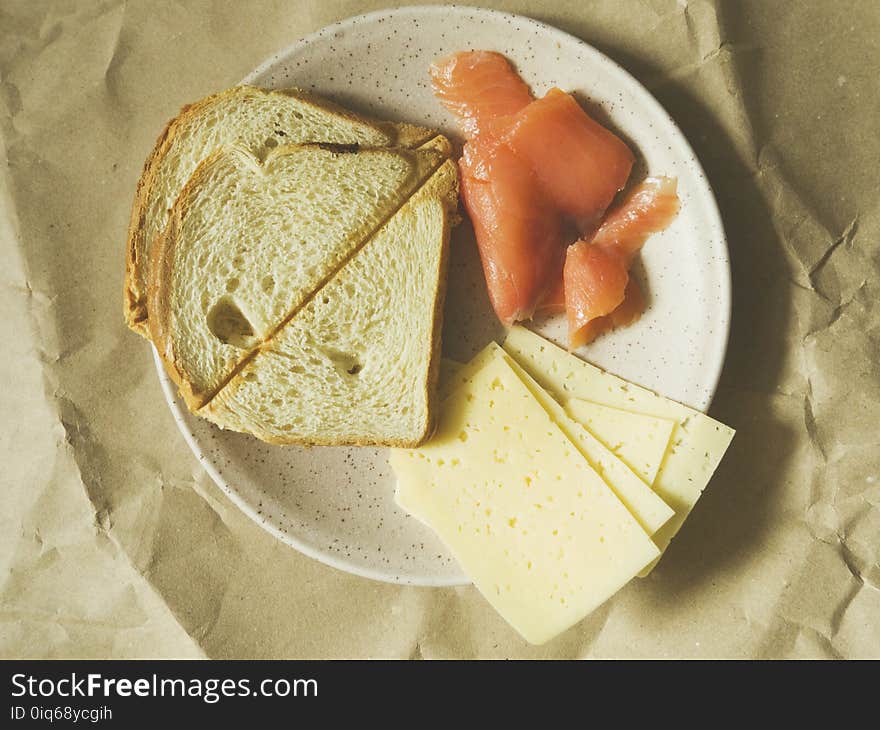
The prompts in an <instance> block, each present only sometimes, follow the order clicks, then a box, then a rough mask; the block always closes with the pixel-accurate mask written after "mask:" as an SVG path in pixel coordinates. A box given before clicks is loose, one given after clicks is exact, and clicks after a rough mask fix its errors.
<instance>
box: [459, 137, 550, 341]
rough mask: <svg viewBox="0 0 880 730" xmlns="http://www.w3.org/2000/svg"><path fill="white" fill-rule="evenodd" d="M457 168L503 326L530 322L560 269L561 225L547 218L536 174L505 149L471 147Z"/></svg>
mask: <svg viewBox="0 0 880 730" xmlns="http://www.w3.org/2000/svg"><path fill="white" fill-rule="evenodd" d="M460 168H461V195H462V200H463V202H464V206H465V209H466V210H467V213H468V215H469V216H470V219H471V222H472V223H473V227H474V233H475V235H476V238H477V244H478V248H479V251H480V259H481V261H482V264H483V273H484V274H485V277H486V284H487V288H488V291H489V299H490V301H491V302H492V307H493V308H494V310H495V313H496V314H497V315H498V318H499V319H500V320H501V321H502V322H504V323H506V324H512V323H513V322H516V321H519V320H522V319H528V318H530V317H531V316H532V314H533V313H534V306H535V303H536V302H537V301H538V300H539V299H540V298H541V297H542V296H543V295H544V293H545V291H546V290H547V287H548V285H549V284H550V283H552V282H554V281H555V280H556V279H557V278H558V277H559V276H560V272H561V271H562V265H563V262H564V259H565V245H564V243H563V241H564V239H563V235H562V231H561V227H560V221H559V219H558V218H557V217H556V216H553V215H547V208H548V205H547V203H546V201H544V200H543V199H542V194H541V191H540V189H539V188H537V187H536V185H535V180H534V173H533V172H532V171H531V169H530V168H529V167H528V165H527V164H526V163H525V162H524V161H523V160H522V159H521V158H520V157H518V156H517V155H515V154H514V153H513V152H512V151H511V150H510V149H509V148H508V147H506V146H504V145H498V146H495V147H485V146H484V147H480V146H476V147H471V148H470V149H467V150H466V151H465V154H464V156H463V157H462V159H461V162H460Z"/></svg>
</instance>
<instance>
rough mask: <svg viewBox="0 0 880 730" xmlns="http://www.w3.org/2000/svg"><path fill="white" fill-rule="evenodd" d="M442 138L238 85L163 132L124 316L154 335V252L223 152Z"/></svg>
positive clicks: (141, 201)
mask: <svg viewBox="0 0 880 730" xmlns="http://www.w3.org/2000/svg"><path fill="white" fill-rule="evenodd" d="M434 135H435V132H433V131H432V130H430V129H425V128H424V127H419V126H416V125H412V124H393V123H388V122H379V121H375V120H370V119H366V118H364V117H360V116H356V115H354V114H352V113H351V112H348V111H346V110H344V109H342V108H340V107H338V106H336V105H334V104H332V103H330V102H328V101H326V100H324V99H320V98H319V97H317V96H315V95H314V94H311V93H309V92H304V91H301V90H299V89H287V90H283V91H266V90H263V89H258V88H254V87H249V86H237V87H234V88H232V89H228V90H227V91H223V92H221V93H219V94H214V95H213V96H209V97H206V98H205V99H202V100H200V101H197V102H195V103H194V104H191V105H188V106H185V107H184V108H183V109H182V110H181V112H180V114H178V116H177V117H175V118H174V119H172V120H171V121H170V122H169V123H168V124H167V126H166V127H165V129H164V130H163V132H162V134H161V135H159V139H158V141H157V142H156V145H155V147H154V149H153V151H152V153H151V154H150V156H149V157H148V158H147V161H146V163H145V164H144V169H143V172H142V173H141V177H140V180H139V182H138V185H137V191H136V193H135V200H134V205H133V207H132V212H131V220H130V223H129V230H128V242H127V260H126V274H125V300H124V313H125V319H126V322H127V324H128V326H129V327H131V328H132V329H133V330H135V331H136V332H139V333H140V334H143V335H146V334H147V329H148V326H147V323H146V320H147V317H148V308H147V280H148V278H149V263H150V261H149V253H150V249H151V247H152V245H153V242H154V241H155V240H156V238H157V237H158V236H159V235H160V234H161V233H162V232H163V231H164V229H165V226H166V225H167V223H168V220H169V216H170V211H171V208H172V206H173V203H174V201H175V200H176V199H177V196H178V195H179V193H180V191H181V189H182V188H183V186H184V185H185V183H186V181H187V180H188V179H189V178H190V176H191V175H192V173H193V172H194V171H195V169H196V167H198V165H199V164H200V163H201V162H202V161H203V160H204V159H205V158H206V157H207V156H208V155H209V154H211V153H212V152H213V151H214V150H215V149H217V148H218V147H221V146H225V145H233V144H235V145H239V146H241V147H244V148H245V149H247V150H248V151H249V152H250V153H251V154H253V155H254V156H256V157H257V158H258V159H263V158H264V157H265V156H266V155H267V153H268V152H269V151H270V150H271V149H272V148H274V147H277V146H280V145H284V144H297V143H305V142H329V143H336V144H357V145H363V146H367V147H385V146H398V147H408V148H415V147H418V146H419V145H421V144H423V143H425V142H427V141H428V140H429V139H430V138H431V137H433V136H434Z"/></svg>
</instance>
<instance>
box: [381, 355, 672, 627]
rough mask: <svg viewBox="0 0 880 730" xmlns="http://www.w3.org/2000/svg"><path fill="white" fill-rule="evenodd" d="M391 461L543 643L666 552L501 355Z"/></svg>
mask: <svg viewBox="0 0 880 730" xmlns="http://www.w3.org/2000/svg"><path fill="white" fill-rule="evenodd" d="M391 465H392V467H393V468H394V470H395V472H396V474H397V475H398V491H397V501H398V503H399V504H400V505H401V507H403V508H404V509H406V510H407V511H410V512H411V513H413V514H415V515H416V516H418V517H419V518H420V519H422V520H424V521H425V522H427V524H429V525H430V526H431V527H432V528H433V529H434V530H435V532H437V534H438V535H439V536H440V538H441V540H443V542H444V543H445V544H446V545H447V546H448V547H449V549H450V551H451V552H452V553H453V554H454V555H455V557H456V558H457V559H458V561H459V563H460V564H461V566H462V568H463V569H464V571H465V572H466V573H467V574H468V575H469V576H470V577H471V579H472V580H473V582H474V585H475V586H476V587H477V588H478V589H479V591H480V592H481V593H482V594H483V595H484V596H485V597H486V599H487V600H488V601H489V602H490V603H491V604H492V606H493V607H494V608H495V609H496V610H497V611H498V612H499V613H500V614H501V615H502V616H503V617H504V618H505V619H506V620H507V621H508V622H509V623H510V624H511V625H512V626H513V627H514V628H515V629H516V630H517V631H518V632H519V633H520V634H522V636H523V637H524V638H525V639H526V640H527V641H530V642H532V643H535V644H541V643H544V642H546V641H548V640H550V639H552V638H553V637H554V636H556V635H557V634H559V633H560V632H562V631H564V630H565V629H567V628H568V627H570V626H572V625H573V624H575V623H577V622H578V621H580V620H581V619H582V618H583V617H584V616H586V615H587V614H588V613H589V612H590V611H592V610H593V609H595V608H596V607H597V606H599V605H600V604H602V603H603V602H604V601H606V600H607V599H608V598H609V597H610V596H612V595H613V594H614V593H615V592H616V591H618V590H619V589H620V588H621V587H623V586H624V585H625V584H626V583H627V582H628V581H629V580H630V579H631V578H633V577H634V576H635V575H636V574H637V573H638V572H639V571H640V570H641V569H642V568H644V567H645V566H646V565H648V564H649V563H650V562H651V561H652V560H654V559H656V558H657V557H658V556H659V551H658V550H657V546H656V545H654V543H653V542H651V540H650V539H649V538H648V536H647V535H646V534H645V531H644V530H643V529H642V528H641V527H640V526H639V524H638V522H636V520H635V519H634V518H633V517H632V515H630V513H629V512H628V511H627V509H626V508H625V507H624V506H623V504H622V503H621V502H620V500H618V499H617V497H615V496H614V493H613V492H612V491H611V490H610V489H609V488H608V485H606V484H605V482H604V481H603V480H602V479H601V477H599V475H598V474H597V473H596V472H595V471H594V470H593V469H591V468H590V465H589V464H588V463H587V461H586V460H585V459H584V458H583V456H582V455H581V454H580V453H579V452H578V450H577V449H575V448H574V447H573V446H572V444H571V442H570V441H569V440H568V438H567V437H566V436H565V434H564V433H563V432H562V431H561V430H560V429H559V428H558V427H557V426H556V424H554V423H553V421H552V420H551V419H550V417H549V416H548V415H547V413H546V412H545V411H544V409H543V408H542V407H541V405H540V404H539V403H538V402H537V401H536V400H535V398H534V397H533V396H532V394H531V393H530V392H529V390H528V388H526V386H525V385H524V384H523V382H522V381H521V380H520V378H519V377H518V376H517V375H516V373H514V372H513V370H512V369H511V368H510V366H509V365H507V363H506V362H505V361H504V360H503V359H501V358H497V357H493V358H491V359H490V360H489V361H488V362H487V363H486V364H485V366H484V367H483V368H482V369H481V370H480V371H479V372H478V373H476V374H475V375H474V376H473V378H472V379H471V380H470V381H469V382H468V383H466V384H464V385H461V386H460V387H459V388H458V389H457V390H455V392H454V393H452V395H451V396H450V397H449V398H448V399H447V400H446V402H445V403H444V407H443V410H442V412H441V414H440V422H439V425H438V430H437V433H436V434H435V436H434V437H433V438H432V439H431V440H430V441H429V442H428V443H427V444H425V445H424V446H422V447H420V448H418V449H412V450H400V449H396V450H392V454H391Z"/></svg>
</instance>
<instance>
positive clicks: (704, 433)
mask: <svg viewBox="0 0 880 730" xmlns="http://www.w3.org/2000/svg"><path fill="white" fill-rule="evenodd" d="M504 349H505V350H507V351H508V352H509V353H510V354H511V355H513V357H514V359H516V361H517V362H518V363H520V365H522V366H523V367H524V368H525V369H526V370H527V371H528V372H529V374H530V375H531V376H532V377H533V378H535V380H537V381H538V384H539V385H540V386H541V387H542V388H544V389H546V390H547V391H549V392H550V394H551V395H552V396H553V397H554V398H556V399H557V400H560V401H563V402H564V401H566V400H567V399H569V398H581V399H583V400H588V401H592V402H593V403H599V404H601V405H606V406H610V407H612V408H619V409H621V410H628V411H632V412H633V413H642V414H645V415H649V416H655V417H657V418H667V419H670V420H672V421H675V427H674V428H673V431H672V437H671V440H670V445H669V448H668V450H667V453H666V456H665V457H664V460H663V463H662V465H661V467H660V471H659V472H658V473H657V477H656V479H655V480H654V484H653V488H654V490H655V491H656V492H657V493H658V494H659V495H660V496H661V497H662V498H663V501H664V502H666V503H667V504H668V505H669V506H670V507H672V508H673V509H674V510H675V516H674V517H673V518H672V519H671V520H669V522H667V523H666V524H665V525H664V526H663V527H662V528H661V529H660V530H659V531H658V532H657V533H656V534H655V535H654V536H653V539H654V541H655V542H656V543H657V544H658V545H659V546H660V548H661V549H665V548H666V546H667V545H668V544H669V542H670V540H672V538H673V536H674V535H675V533H676V532H678V530H679V528H680V527H681V526H682V524H683V523H684V521H685V519H686V518H687V516H688V514H689V513H690V511H691V509H693V507H694V505H695V504H696V503H697V500H698V499H699V497H700V494H701V493H702V491H703V489H704V488H705V487H706V485H707V484H708V483H709V479H710V478H711V477H712V474H713V473H714V472H715V469H716V468H717V466H718V463H719V462H720V461H721V457H722V456H724V452H725V451H726V450H727V447H728V445H729V444H730V441H731V439H732V438H733V434H734V430H733V429H732V428H729V427H728V426H725V425H724V424H723V423H719V422H718V421H716V420H714V419H712V418H709V416H707V415H705V414H704V413H700V412H699V411H696V410H694V409H693V408H688V407H687V406H685V405H682V404H681V403H677V402H675V401H672V400H669V399H668V398H663V397H661V396H659V395H657V394H656V393H652V392H651V391H650V390H647V389H646V388H642V387H640V386H638V385H633V384H632V383H628V382H626V381H625V380H622V379H621V378H618V377H617V376H615V375H611V374H610V373H606V372H605V371H603V370H600V369H599V368H597V367H595V366H594V365H590V364H589V363H587V362H584V361H583V360H581V359H580V358H578V357H575V356H574V355H571V354H569V353H568V352H566V351H565V350H563V349H561V348H559V347H557V346H556V345H554V344H553V343H551V342H548V341H547V340H545V339H543V338H542V337H540V336H538V335H536V334H535V333H533V332H531V331H529V330H527V329H526V328H525V327H513V328H511V330H510V332H509V333H508V336H507V339H506V340H505V342H504Z"/></svg>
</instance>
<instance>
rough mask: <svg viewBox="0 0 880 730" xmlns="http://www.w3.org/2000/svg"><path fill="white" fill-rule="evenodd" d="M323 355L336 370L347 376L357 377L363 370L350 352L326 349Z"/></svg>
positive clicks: (355, 356) (357, 359)
mask: <svg viewBox="0 0 880 730" xmlns="http://www.w3.org/2000/svg"><path fill="white" fill-rule="evenodd" d="M324 354H325V355H326V356H327V357H328V358H329V359H330V362H332V363H333V365H334V366H335V367H336V368H337V370H340V371H343V372H345V373H347V374H348V375H357V374H358V373H360V371H361V370H363V369H364V366H363V364H362V363H361V361H360V358H359V357H358V356H357V355H356V354H354V353H351V352H341V351H339V350H333V349H329V348H328V349H326V350H324Z"/></svg>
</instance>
